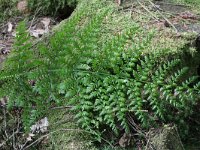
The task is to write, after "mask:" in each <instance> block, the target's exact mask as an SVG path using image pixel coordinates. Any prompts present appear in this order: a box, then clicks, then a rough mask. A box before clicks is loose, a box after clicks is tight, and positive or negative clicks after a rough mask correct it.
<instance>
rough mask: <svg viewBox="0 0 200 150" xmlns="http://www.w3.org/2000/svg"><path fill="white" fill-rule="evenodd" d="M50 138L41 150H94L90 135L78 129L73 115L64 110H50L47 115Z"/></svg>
mask: <svg viewBox="0 0 200 150" xmlns="http://www.w3.org/2000/svg"><path fill="white" fill-rule="evenodd" d="M47 117H48V119H49V125H50V129H49V130H50V136H49V137H48V144H46V145H45V144H44V145H42V147H41V150H52V149H56V150H68V149H69V150H71V149H74V150H81V149H83V150H85V149H90V150H95V149H96V148H95V146H94V145H93V144H92V139H91V137H90V135H89V134H88V133H87V132H85V131H83V130H82V129H80V128H79V127H78V126H77V124H76V121H75V120H74V115H73V114H72V113H70V112H69V111H68V110H65V109H58V110H50V111H49V114H48V116H47Z"/></svg>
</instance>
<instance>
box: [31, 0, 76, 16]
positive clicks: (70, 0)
mask: <svg viewBox="0 0 200 150" xmlns="http://www.w3.org/2000/svg"><path fill="white" fill-rule="evenodd" d="M76 4H77V0H60V1H57V0H43V1H41V0H29V1H28V6H29V9H30V10H32V11H36V10H40V13H41V14H43V15H57V14H58V13H59V11H61V10H64V11H63V13H64V12H66V11H68V10H67V9H69V8H68V7H67V6H69V7H75V6H76Z"/></svg>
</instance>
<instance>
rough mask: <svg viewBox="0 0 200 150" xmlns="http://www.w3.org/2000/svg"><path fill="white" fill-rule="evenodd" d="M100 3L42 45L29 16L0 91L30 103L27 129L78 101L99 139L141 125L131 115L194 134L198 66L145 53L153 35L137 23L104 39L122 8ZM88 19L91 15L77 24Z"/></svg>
mask: <svg viewBox="0 0 200 150" xmlns="http://www.w3.org/2000/svg"><path fill="white" fill-rule="evenodd" d="M96 2H97V1H91V2H90V4H87V3H85V5H82V6H81V8H77V9H79V10H78V11H77V12H76V13H75V14H74V15H73V17H71V18H70V19H69V20H68V22H67V23H66V25H65V26H63V28H62V29H61V30H60V31H59V32H56V33H55V34H54V35H53V36H52V37H51V38H50V41H49V42H48V43H47V44H45V43H39V44H38V45H37V49H33V46H32V44H31V42H30V39H29V38H28V37H29V36H28V35H27V33H26V28H25V23H21V24H20V25H19V26H18V30H17V37H16V42H15V44H14V48H13V51H12V52H11V55H10V56H9V58H8V59H7V61H6V62H5V64H4V68H3V70H2V71H1V73H0V79H1V82H2V83H3V84H2V85H1V88H0V97H3V96H7V97H8V99H9V100H8V108H10V109H13V108H14V109H22V110H23V111H22V112H23V113H22V118H23V123H24V126H25V127H26V130H29V127H30V125H31V124H32V123H33V122H34V121H35V120H36V119H37V118H39V117H41V116H43V115H44V114H45V113H46V112H47V110H48V109H49V108H50V107H52V106H55V105H68V104H70V105H72V106H74V107H73V110H74V111H75V113H76V118H77V121H78V123H79V124H80V125H81V127H82V128H84V129H85V130H87V131H89V132H91V133H92V134H94V135H95V137H96V139H97V140H99V141H100V140H101V135H102V133H103V132H105V130H106V129H112V131H113V132H114V133H115V134H116V135H118V134H119V132H120V131H125V132H133V130H134V129H133V128H132V126H131V123H132V122H131V121H130V120H134V121H135V122H136V123H137V124H138V126H141V127H143V129H149V128H150V127H152V126H154V127H155V126H159V125H162V124H164V123H175V124H176V125H177V126H178V127H179V129H180V131H181V135H186V134H187V131H188V124H187V119H188V117H189V116H190V115H192V114H193V113H194V112H193V107H194V106H195V105H196V104H197V103H198V100H199V94H200V92H199V88H200V82H198V77H197V76H189V74H188V72H189V71H190V68H188V67H187V66H182V65H181V60H180V59H179V58H178V56H177V57H176V58H173V59H167V58H168V57H167V56H164V55H162V54H161V55H155V54H144V53H143V51H144V49H145V48H146V47H148V45H149V44H150V43H151V38H152V34H150V33H148V34H147V35H146V37H143V39H140V40H138V33H140V32H141V31H142V29H141V28H140V27H139V26H138V25H137V24H134V25H132V26H131V27H130V28H129V29H127V31H126V32H123V33H120V34H118V35H115V36H114V37H112V38H110V40H106V39H104V40H103V39H102V40H99V37H102V35H101V34H102V32H101V29H102V27H103V26H104V24H103V23H104V21H106V20H107V19H108V17H110V16H111V15H112V14H113V13H114V8H113V7H111V6H110V5H108V6H107V7H106V4H107V2H106V1H102V2H99V1H98V4H97V3H96ZM86 5H88V6H87V7H86ZM89 6H90V7H89ZM109 6H110V7H109ZM85 8H88V9H87V10H86V9H85ZM89 8H92V9H89ZM93 10H97V11H95V12H94V11H93ZM88 11H93V15H92V16H91V15H88V14H89V13H88ZM87 17H88V18H87ZM83 18H87V22H85V23H84V26H82V28H77V26H79V25H80V21H81V20H82V19H83Z"/></svg>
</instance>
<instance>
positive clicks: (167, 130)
mask: <svg viewBox="0 0 200 150" xmlns="http://www.w3.org/2000/svg"><path fill="white" fill-rule="evenodd" d="M147 147H148V150H153V149H156V150H184V147H183V144H182V142H181V140H180V137H179V134H178V132H177V128H176V126H170V125H165V126H164V127H162V128H159V129H153V130H151V131H150V132H149V144H148V145H147Z"/></svg>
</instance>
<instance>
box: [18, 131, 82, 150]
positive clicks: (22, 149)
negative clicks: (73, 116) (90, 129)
mask: <svg viewBox="0 0 200 150" xmlns="http://www.w3.org/2000/svg"><path fill="white" fill-rule="evenodd" d="M60 131H84V132H85V130H80V129H59V130H56V131H52V132H50V133H48V134H46V135H43V136H41V137H40V138H38V139H37V140H35V141H34V142H32V143H30V144H29V145H27V146H26V147H22V148H21V150H26V149H28V148H30V147H31V146H32V145H34V144H36V143H37V142H40V141H41V140H43V139H44V138H45V137H47V136H49V135H51V134H54V133H56V132H60ZM26 142H27V141H26Z"/></svg>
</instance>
